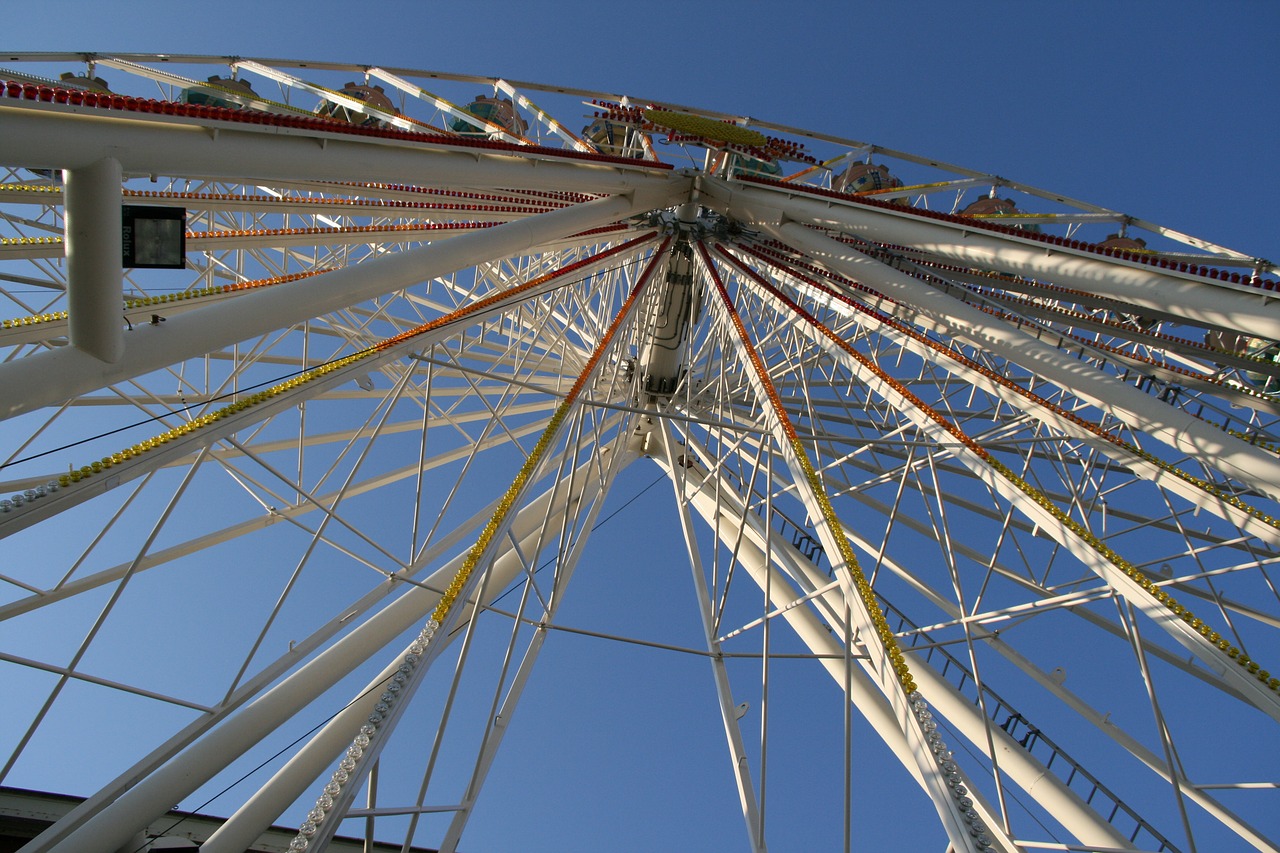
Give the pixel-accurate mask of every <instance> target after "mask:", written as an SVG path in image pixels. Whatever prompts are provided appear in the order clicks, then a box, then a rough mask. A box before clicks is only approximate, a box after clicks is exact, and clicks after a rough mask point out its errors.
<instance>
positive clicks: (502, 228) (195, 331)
mask: <svg viewBox="0 0 1280 853" xmlns="http://www.w3.org/2000/svg"><path fill="white" fill-rule="evenodd" d="M687 188H688V181H687V180H680V181H676V182H674V183H673V184H670V185H666V186H664V187H662V188H661V189H660V190H659V191H657V192H645V193H637V194H634V195H631V196H612V197H609V198H603V199H597V200H595V201H590V202H586V203H583V204H580V205H575V206H573V207H568V208H563V209H561V210H554V211H550V212H548V213H542V214H538V215H537V216H533V217H530V218H528V219H523V220H520V221H517V222H509V223H507V224H505V225H498V226H495V227H493V228H487V229H485V230H483V231H479V232H475V233H469V234H464V235H461V236H458V237H453V238H451V239H449V240H446V241H444V242H441V243H432V244H430V245H427V246H422V247H420V248H417V249H411V250H409V251H406V252H398V253H395V254H391V255H387V256H385V257H382V258H377V259H375V260H372V261H369V262H368V263H363V264H360V265H358V266H355V267H348V268H345V269H341V270H335V271H333V272H330V273H326V274H325V275H323V276H314V277H311V278H307V279H302V280H299V281H294V282H288V283H286V284H281V285H277V286H275V287H271V288H264V289H262V290H258V291H252V292H249V293H246V294H244V295H243V296H242V297H240V298H237V299H232V300H227V301H224V302H220V303H218V304H215V305H210V306H208V307H204V308H199V309H196V310H194V311H191V312H189V313H187V314H183V315H181V316H176V317H173V318H172V319H171V320H170V321H169V322H166V323H165V324H163V325H159V326H146V327H141V328H137V329H135V330H134V331H133V332H132V333H131V334H129V335H128V336H127V343H128V346H127V347H126V351H125V353H124V355H123V357H121V358H120V359H119V360H118V361H117V362H116V363H114V364H106V363H104V362H102V361H99V360H98V359H96V358H94V357H92V356H89V355H87V354H86V353H83V352H81V351H79V350H77V349H75V348H72V347H63V348H60V349H57V350H49V351H45V352H41V353H37V354H35V355H32V356H29V357H27V358H24V359H22V360H20V361H15V362H11V363H9V364H5V365H0V400H2V401H3V403H0V419H2V418H6V417H12V416H14V415H17V414H21V413H23V412H29V411H33V410H35V409H38V408H41V407H43V406H48V405H55V404H58V403H61V402H63V401H65V400H67V399H69V398H71V397H75V396H78V395H81V394H84V393H87V392H89V391H93V390H96V389H98V388H102V387H104V386H106V385H111V384H114V383H116V382H121V381H123V380H125V379H128V378H130V377H133V376H138V375H141V374H143V373H147V372H149V371H151V370H157V369H160V368H162V367H165V366H167V365H170V364H173V363H175V362H178V361H182V360H183V359H186V358H192V357H196V356H200V355H203V354H205V353H208V352H212V351H214V350H218V349H221V348H223V347H226V346H229V345H231V344H233V343H236V342H237V341H242V340H246V339H248V338H252V337H255V336H258V335H262V334H266V333H268V332H271V331H273V330H275V329H279V328H283V327H286V326H289V325H292V324H294V323H300V322H302V321H304V320H308V319H310V318H312V317H316V316H319V315H321V314H325V313H328V312H331V311H337V310H339V309H342V308H346V307H347V306H350V305H353V304H356V303H358V302H361V301H364V300H366V299H372V298H374V297H376V296H381V295H384V294H387V293H391V292H393V291H396V290H399V289H401V288H404V287H408V286H410V285H412V284H416V283H418V282H420V281H427V280H430V279H431V278H434V277H436V276H442V275H447V274H449V273H451V272H454V271H456V270H459V269H462V268H464V267H469V266H473V265H475V264H477V263H481V262H483V261H486V260H489V259H491V258H501V257H508V256H511V255H517V254H520V253H522V252H525V251H527V250H529V249H532V248H534V247H537V246H539V245H540V244H542V243H544V242H546V241H548V240H556V239H560V238H563V237H567V236H568V235H571V234H576V233H578V232H580V231H584V230H587V229H589V228H592V227H594V226H596V225H602V224H605V223H609V222H613V221H615V220H617V219H620V218H624V217H627V216H630V215H633V214H635V213H642V212H644V211H648V210H651V209H653V208H654V207H664V206H666V205H669V204H672V203H673V202H674V201H675V200H677V199H679V198H681V197H683V196H684V195H685V194H686V193H687Z"/></svg>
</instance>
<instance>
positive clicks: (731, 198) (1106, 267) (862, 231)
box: [700, 178, 1280, 340]
mask: <svg viewBox="0 0 1280 853" xmlns="http://www.w3.org/2000/svg"><path fill="white" fill-rule="evenodd" d="M700 186H701V187H702V189H703V190H704V192H705V194H706V195H707V196H709V197H711V198H713V199H715V205H716V206H717V207H718V208H719V209H722V210H724V211H725V212H727V213H728V215H729V216H731V217H733V218H734V219H738V220H740V221H742V222H744V223H756V224H762V225H764V224H769V225H775V226H776V225H780V224H782V223H783V222H784V221H793V222H807V223H812V224H814V225H821V226H826V227H832V228H838V229H840V230H841V231H844V232H845V233H847V234H852V235H854V236H856V237H859V238H862V239H865V240H870V241H874V242H878V243H890V244H895V245H905V246H911V247H912V248H913V249H915V250H918V251H921V252H924V253H926V254H929V255H935V256H937V257H941V258H946V259H948V260H952V261H955V262H956V263H958V264H962V265H965V266H981V267H984V268H990V269H997V270H1003V271H1005V272H1010V273H1013V274H1015V275H1025V276H1029V277H1032V278H1036V279H1039V280H1042V281H1049V282H1052V283H1054V284H1059V285H1063V286H1065V287H1073V288H1078V289H1080V290H1083V291H1086V292H1088V293H1093V294H1097V295H1099V296H1107V297H1110V298H1112V299H1119V300H1121V301H1124V302H1128V303H1129V304H1131V305H1135V306H1140V307H1147V308H1152V309H1154V310H1159V311H1164V312H1169V313H1173V314H1176V315H1177V316H1180V317H1183V318H1185V319H1187V320H1188V321H1190V322H1193V323H1206V324H1209V325H1213V326H1222V327H1225V328H1230V329H1236V330H1241V331H1247V332H1249V333H1250V334H1253V335H1258V336H1261V337H1266V338H1270V339H1272V340H1280V300H1278V299H1277V298H1276V295H1275V294H1274V293H1272V292H1269V291H1263V290H1259V289H1257V288H1252V287H1248V286H1245V285H1238V284H1237V285H1233V284H1228V283H1225V282H1218V283H1213V282H1208V281H1205V280H1204V279H1201V278H1199V277H1194V276H1191V275H1190V274H1188V273H1178V272H1174V271H1171V270H1161V269H1157V268H1154V267H1148V266H1144V265H1142V264H1138V263H1135V262H1133V261H1125V260H1121V259H1119V258H1104V257H1100V256H1098V255H1096V254H1094V253H1092V252H1086V251H1082V250H1079V249H1071V248H1068V247H1064V246H1055V245H1051V244H1048V243H1043V242H1040V241H1039V240H1033V239H1030V238H1022V237H1017V236H1015V235H1010V234H999V233H996V232H993V231H990V230H987V229H984V228H981V227H976V226H972V227H966V226H965V225H964V224H962V223H956V222H940V221H937V220H931V219H925V218H924V217H922V216H918V215H915V214H913V213H912V212H911V211H910V210H909V209H906V210H902V211H896V210H886V209H883V208H874V207H870V206H867V205H859V204H850V203H844V202H841V201H839V200H836V199H828V198H819V197H815V196H814V195H812V194H809V193H804V192H799V191H793V192H783V191H779V190H774V189H766V188H764V187H758V186H747V185H744V184H741V183H736V182H732V183H731V182H726V181H720V180H716V179H712V178H703V179H702V182H701V184H700ZM1213 261H1214V259H1213V258H1212V257H1210V256H1205V258H1204V263H1206V264H1212V263H1213Z"/></svg>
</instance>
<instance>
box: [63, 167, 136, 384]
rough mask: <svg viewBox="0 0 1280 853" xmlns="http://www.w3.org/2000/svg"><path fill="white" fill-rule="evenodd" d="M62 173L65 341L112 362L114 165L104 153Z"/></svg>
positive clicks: (116, 284)
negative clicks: (65, 266)
mask: <svg viewBox="0 0 1280 853" xmlns="http://www.w3.org/2000/svg"><path fill="white" fill-rule="evenodd" d="M62 176H63V177H62V180H63V187H64V193H65V196H66V253H67V322H68V325H69V326H70V337H71V345H72V346H73V347H75V348H76V349H78V350H80V351H81V352H84V353H87V354H88V355H91V356H93V357H94V358H96V359H98V360H100V361H104V362H107V363H114V362H117V361H119V360H120V357H121V356H122V355H123V354H124V318H123V312H124V268H123V263H122V252H121V232H120V227H121V214H120V206H121V203H122V199H123V196H122V188H121V172H120V164H119V163H118V162H116V161H115V160H113V159H112V158H110V157H104V158H102V159H101V160H97V161H95V162H93V163H90V164H88V165H86V166H82V167H78V168H74V169H66V170H64V171H63V173H62Z"/></svg>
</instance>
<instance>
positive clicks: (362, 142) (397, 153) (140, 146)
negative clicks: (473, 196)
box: [0, 101, 687, 193]
mask: <svg viewBox="0 0 1280 853" xmlns="http://www.w3.org/2000/svg"><path fill="white" fill-rule="evenodd" d="M148 115H149V114H145V113H123V112H115V111H102V110H98V109H95V108H90V107H64V106H62V105H59V108H57V109H54V108H43V107H42V106H41V105H38V104H30V103H28V102H12V101H0V124H3V126H4V133H3V134H2V135H0V163H2V164H4V165H12V166H23V167H27V168H37V169H68V168H80V167H83V166H87V165H89V164H90V163H94V162H96V161H98V160H101V159H102V158H103V157H113V158H115V159H116V160H118V161H119V163H120V166H121V168H122V169H123V170H124V172H125V174H143V175H154V174H160V175H174V176H182V177H206V178H215V179H219V180H232V181H235V182H237V183H246V182H264V183H269V182H271V181H272V180H293V181H357V182H365V181H374V182H380V183H393V184H417V185H420V186H439V187H466V186H483V187H522V188H526V189H543V190H559V191H566V192H586V193H622V192H631V191H633V190H642V189H646V188H648V189H655V188H662V187H666V186H669V185H670V184H673V183H680V184H687V179H683V178H681V176H679V175H677V174H675V173H673V172H672V171H671V170H669V169H657V168H654V167H653V166H649V165H646V164H645V163H644V162H643V161H632V162H601V161H599V160H589V159H583V158H580V157H575V155H574V154H573V153H571V152H565V154H563V155H555V154H552V153H547V154H545V155H543V156H538V155H531V154H529V153H528V152H520V151H511V152H507V151H503V150H501V149H496V148H481V147H475V146H464V145H462V144H458V145H449V144H446V143H432V142H421V141H409V140H395V139H387V138H384V137H377V136H355V135H352V134H347V133H327V132H322V131H314V130H304V129H301V128H286V127H276V126H274V125H255V124H246V123H241V122H225V121H215V120H211V119H186V118H180V117H176V116H164V117H154V118H149V117H148Z"/></svg>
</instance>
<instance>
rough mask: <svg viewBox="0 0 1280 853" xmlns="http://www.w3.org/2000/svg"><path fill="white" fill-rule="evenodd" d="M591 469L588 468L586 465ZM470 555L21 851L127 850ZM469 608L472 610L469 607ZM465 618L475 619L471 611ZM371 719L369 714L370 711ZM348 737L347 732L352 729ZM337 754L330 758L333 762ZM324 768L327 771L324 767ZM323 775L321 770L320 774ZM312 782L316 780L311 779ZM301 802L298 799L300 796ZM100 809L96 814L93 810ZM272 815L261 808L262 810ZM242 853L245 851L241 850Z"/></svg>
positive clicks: (540, 510) (534, 528) (523, 529)
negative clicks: (125, 847) (126, 846)
mask: <svg viewBox="0 0 1280 853" xmlns="http://www.w3.org/2000/svg"><path fill="white" fill-rule="evenodd" d="M587 464H590V463H587ZM580 476H582V477H583V483H584V491H583V493H582V499H583V500H588V499H592V498H593V497H594V492H593V489H594V488H595V485H596V482H597V481H596V480H595V478H592V477H590V476H587V474H586V473H585V472H580ZM576 502H577V496H574V495H566V494H564V493H563V492H561V493H560V494H558V495H555V496H554V497H553V496H552V494H551V492H546V493H544V494H543V495H541V496H540V497H538V498H536V499H535V500H533V501H531V502H530V503H529V505H528V506H527V507H525V509H524V510H522V511H521V512H520V513H519V515H518V516H517V518H516V520H515V521H514V522H513V524H512V533H513V535H514V538H515V540H516V541H517V542H519V543H520V547H527V546H528V545H531V544H532V542H533V540H534V538H535V537H536V536H537V535H538V532H539V530H540V529H541V527H542V525H543V523H544V520H545V519H546V518H547V517H548V516H559V515H560V514H563V513H565V512H572V511H575V510H576ZM464 557H465V554H463V555H461V556H459V557H457V558H456V559H454V560H452V561H450V562H449V563H448V564H447V565H445V566H444V567H443V568H441V569H439V570H438V571H436V572H435V573H433V574H432V575H431V576H430V577H429V578H427V579H426V580H425V581H424V582H423V583H424V586H417V585H415V586H412V587H410V588H409V589H408V590H407V591H406V592H405V593H404V594H403V595H401V596H400V597H399V598H397V599H396V600H395V601H393V602H391V603H389V604H388V605H387V606H386V607H384V608H383V609H382V610H381V611H379V612H378V613H377V614H375V615H374V616H372V617H370V618H369V619H367V620H366V621H365V622H363V623H361V624H360V625H359V626H357V627H356V628H354V629H353V630H352V631H351V633H350V634H347V635H346V636H344V637H343V638H342V639H340V640H338V641H337V642H336V643H334V644H333V645H332V646H330V647H329V648H328V649H326V650H325V651H323V652H321V653H320V654H319V655H317V656H316V657H315V658H313V659H312V660H311V661H309V662H308V663H307V664H305V665H304V666H302V667H301V668H299V669H298V670H297V671H295V672H294V673H293V674H292V675H290V676H288V677H287V678H286V679H284V680H283V681H282V682H281V683H280V684H278V685H277V686H275V687H274V688H272V689H271V690H269V691H268V692H267V693H265V694H263V695H262V696H261V697H260V698H258V699H257V700H256V701H254V702H253V703H252V704H250V705H247V706H245V707H244V708H242V709H241V710H239V711H237V712H236V713H235V714H234V715H232V716H230V717H229V718H228V719H226V720H225V721H223V722H222V723H221V724H220V725H219V726H218V727H217V728H215V729H212V730H211V731H210V732H208V733H207V734H206V735H205V736H204V737H203V738H202V739H201V740H199V741H197V742H196V743H194V744H192V745H191V746H190V747H189V748H187V749H186V750H185V751H184V752H182V753H181V754H179V755H178V756H176V757H175V758H174V759H173V760H171V761H169V762H168V763H167V764H165V765H163V766H162V767H160V768H159V769H157V770H156V771H154V772H152V773H151V774H149V775H146V776H140V777H139V778H138V779H137V780H135V782H134V783H133V784H132V785H131V786H130V787H128V789H127V790H124V791H122V792H121V793H119V795H118V796H116V797H115V798H114V799H112V800H110V802H108V803H102V802H97V801H96V800H95V801H94V803H93V804H92V806H90V805H89V804H88V803H86V804H85V807H77V808H76V809H74V810H72V811H71V812H70V813H68V814H67V816H66V817H64V818H63V819H62V820H60V821H59V822H58V823H55V824H54V825H53V826H51V827H49V828H48V829H47V830H45V832H44V833H42V834H41V835H40V836H39V837H37V838H36V839H35V840H34V841H32V842H31V843H30V844H28V845H27V847H25V848H23V849H24V853H44V851H60V853H77V851H83V850H115V849H116V848H118V847H120V846H121V845H123V844H125V843H126V842H127V841H128V840H129V839H130V838H132V837H133V834H134V833H135V832H137V831H138V830H139V829H140V828H142V827H145V826H147V824H149V823H150V822H152V821H154V820H157V819H158V818H160V817H161V816H162V815H164V814H165V813H166V812H167V811H169V810H170V809H171V808H173V804H174V803H175V802H177V801H179V800H181V799H182V798H183V797H186V796H188V795H189V794H191V793H192V792H193V791H195V790H196V789H197V788H199V787H200V786H201V785H203V784H204V783H205V782H207V781H208V780H209V779H211V778H212V777H213V776H214V775H215V774H216V773H218V772H219V771H220V770H222V768H223V767H225V766H226V764H227V761H228V756H236V755H240V754H241V753H243V752H244V751H245V750H247V749H248V748H249V747H251V746H252V745H253V744H256V743H257V742H258V741H260V740H261V739H262V738H263V737H266V736H267V735H268V734H270V733H271V732H272V731H274V730H275V729H276V728H277V727H278V726H280V725H281V724H283V723H284V722H285V721H287V720H288V719H289V718H290V717H292V716H293V715H294V714H295V713H297V712H298V711H299V710H301V709H302V708H304V707H306V705H307V704H308V703H310V702H311V701H312V700H314V699H315V698H316V697H317V696H319V695H320V694H322V693H323V692H324V691H325V690H328V689H329V688H330V687H332V686H333V685H334V684H336V683H337V682H338V681H339V680H340V679H341V678H343V677H344V676H345V675H346V674H347V673H349V672H352V671H354V670H356V669H357V668H358V667H360V666H362V665H363V664H364V663H365V661H367V660H368V659H369V658H370V657H371V656H373V655H375V654H377V653H378V652H379V651H381V650H382V649H384V648H385V647H386V646H387V644H388V643H390V642H391V641H392V640H394V639H395V638H396V637H397V636H399V635H401V634H402V633H404V631H406V630H408V629H409V628H411V627H413V626H414V625H415V624H417V623H419V622H421V621H422V620H425V619H426V618H427V616H428V615H429V614H430V612H431V610H432V608H434V607H435V605H436V603H438V601H439V599H440V593H439V592H438V591H435V590H442V589H444V587H445V586H447V585H448V583H449V581H450V579H452V578H453V576H454V574H455V573H456V572H457V569H458V567H459V566H460V565H461V563H462V560H463V559H464ZM520 569H521V562H520V559H519V556H518V553H517V550H516V546H514V545H512V546H510V548H509V549H508V550H507V551H506V552H504V553H503V554H502V555H501V556H499V558H498V559H497V560H496V561H495V562H494V569H493V571H494V572H495V575H494V581H493V583H491V584H490V587H489V588H490V590H494V591H495V593H494V594H497V593H498V592H500V591H501V590H502V588H503V586H504V584H505V582H508V581H509V580H510V579H511V578H513V577H515V575H516V574H517V573H518V572H519V571H520ZM428 587H429V588H428ZM468 610H470V607H469V608H468ZM463 617H464V618H470V617H469V615H468V613H467V612H464V613H463ZM366 714H367V711H366ZM346 734H348V735H349V734H350V731H347V732H346ZM331 757H332V754H330V755H328V756H327V757H326V760H328V758H331ZM321 770H323V767H322V768H321ZM316 772H317V773H319V772H320V771H319V770H318V771H316ZM311 778H312V779H314V775H313V776H312V777H311ZM295 798H296V797H295ZM291 802H292V800H289V801H286V802H284V803H283V804H280V803H277V802H273V803H271V804H270V808H276V806H279V808H278V809H277V810H276V811H275V813H274V814H272V815H270V816H269V817H267V818H266V820H267V824H270V823H271V821H272V820H274V819H275V818H276V817H278V816H279V814H280V812H281V811H283V810H284V808H286V807H287V806H288V805H289V804H290V803H291ZM94 808H96V809H97V810H96V811H94V810H93V809H94ZM269 810H270V809H269V808H267V807H266V804H263V812H264V813H265V812H266V811H269ZM239 849H245V848H244V847H241V848H239Z"/></svg>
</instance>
